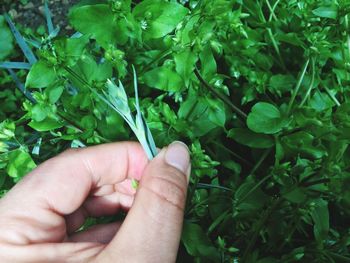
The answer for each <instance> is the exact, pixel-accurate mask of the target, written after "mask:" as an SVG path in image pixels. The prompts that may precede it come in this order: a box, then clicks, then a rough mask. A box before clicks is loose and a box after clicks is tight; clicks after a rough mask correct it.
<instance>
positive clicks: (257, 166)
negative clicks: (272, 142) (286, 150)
mask: <svg viewBox="0 0 350 263" xmlns="http://www.w3.org/2000/svg"><path fill="white" fill-rule="evenodd" d="M270 152H271V148H270V149H266V151H265V152H264V153H263V155H262V156H261V157H260V159H259V161H258V162H257V163H256V164H255V165H254V167H253V169H252V170H251V171H250V173H249V175H253V174H254V173H255V172H256V170H258V169H259V167H260V165H261V164H262V163H263V161H264V160H265V158H266V157H267V156H268V155H269V153H270Z"/></svg>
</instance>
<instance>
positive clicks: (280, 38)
mask: <svg viewBox="0 0 350 263" xmlns="http://www.w3.org/2000/svg"><path fill="white" fill-rule="evenodd" d="M349 13H350V4H349V3H348V1H340V0H339V1H319V0H301V1H274V0H264V1H255V0H254V1H253V0H245V1H240V0H201V1H195V0H189V1H165V0H155V1H154V0H145V1H130V0H128V1H118V0H108V1H107V0H99V1H95V0H92V1H91V0H89V1H82V2H81V3H79V4H78V5H76V6H74V7H72V9H71V11H70V13H69V21H70V24H71V26H72V27H73V28H74V30H76V31H79V32H80V34H79V33H76V34H74V36H73V37H69V36H65V35H62V34H60V35H57V36H56V35H55V34H52V32H51V34H50V35H49V34H45V35H44V36H40V37H39V36H37V35H35V33H33V31H29V30H24V29H23V28H21V27H18V28H19V29H20V31H21V33H22V34H24V37H25V39H26V40H27V42H30V43H32V44H33V43H34V44H33V47H34V46H35V47H36V49H35V57H34V55H32V54H31V53H30V49H28V47H26V42H24V41H21V39H22V38H20V37H19V36H18V35H17V37H16V40H17V41H19V42H18V44H19V46H20V48H21V49H22V50H24V51H25V52H26V58H24V57H23V58H22V57H20V55H19V52H18V51H19V49H17V50H18V51H14V50H13V38H12V37H10V36H9V32H10V31H9V29H8V27H7V26H6V24H5V22H4V21H3V19H2V17H0V59H1V58H2V59H8V58H10V57H13V58H16V59H18V60H19V61H21V62H23V61H25V60H26V59H27V60H28V59H29V60H30V61H32V62H35V61H36V58H38V62H36V63H35V64H34V65H32V66H31V65H29V66H31V69H30V70H29V72H28V71H26V70H23V69H22V70H19V71H17V72H16V74H17V76H18V79H19V80H21V81H22V82H24V83H25V84H26V85H25V87H26V89H25V90H24V85H23V84H22V83H20V81H19V80H18V79H17V80H15V82H16V85H17V87H18V89H16V85H15V84H14V83H13V82H12V81H11V76H12V77H13V74H9V73H8V71H5V70H1V71H0V85H1V90H0V98H1V100H2V103H1V105H0V116H1V123H0V168H1V170H0V188H1V192H0V194H1V195H3V194H5V193H6V191H8V189H10V188H11V187H12V186H13V185H14V184H15V183H16V182H17V181H18V180H20V178H21V177H22V176H23V175H24V174H26V173H27V172H28V171H29V170H31V169H32V168H34V167H35V165H38V164H40V163H41V162H43V161H45V160H46V159H48V158H50V157H51V156H53V155H55V154H58V153H60V152H62V151H63V150H64V149H66V148H70V147H84V146H88V145H95V144H99V143H105V142H110V141H120V140H129V139H132V138H134V137H133V135H132V133H131V132H130V130H129V128H128V127H127V124H126V123H125V121H124V120H123V117H125V116H126V115H125V114H124V115H122V116H123V117H121V116H119V115H118V113H117V112H116V111H115V109H113V107H111V105H112V106H115V108H117V109H118V110H119V111H123V112H124V113H127V114H129V115H130V116H132V120H133V121H134V118H133V116H135V114H134V113H137V114H136V116H141V113H142V116H144V118H145V121H146V123H147V124H148V126H149V128H150V131H151V132H152V134H153V136H154V140H155V143H156V145H157V146H158V147H163V146H164V145H167V144H169V143H170V142H172V141H173V140H183V141H185V142H186V143H187V144H188V145H189V146H190V150H191V156H192V169H193V172H192V177H191V181H190V187H189V192H188V202H187V207H186V211H185V223H184V231H183V236H182V245H181V246H180V251H179V262H185V261H186V262H248V263H267V262H268V263H271V262H307V263H309V262H315V263H316V262H317V263H318V262H349V261H350V251H349V244H350V234H349V229H348V225H349V224H348V222H350V190H349V189H350V173H349V167H350V150H349V143H350V135H349V134H350V117H349V116H350V103H349V100H350V89H349V88H350V86H349V85H350V73H349V63H350V53H349V39H350V36H349V28H350V27H349ZM33 49H34V48H33ZM10 52H12V53H10ZM28 54H29V55H28ZM32 64H33V63H32ZM132 65H134V66H135V69H136V72H137V83H138V87H139V93H140V94H139V97H140V101H139V102H138V101H137V100H136V99H134V98H136V97H137V94H134V93H133V92H135V91H134V83H133V81H134V79H133V77H134V76H133V71H132ZM26 66H28V65H27V64H26ZM10 73H11V72H10ZM108 79H111V81H110V82H108V84H107V80H108ZM119 80H120V81H121V83H123V89H120V87H121V84H116V83H119V82H118V81H119ZM29 92H30V93H29ZM31 94H32V95H33V98H32V99H31V97H30V95H31ZM101 94H104V96H101ZM126 94H128V97H129V99H127V98H125V97H126ZM126 101H129V104H127V103H126V104H125V102H126ZM126 105H127V107H126ZM124 106H125V107H126V108H125V107H124ZM129 106H130V108H129ZM134 106H135V107H134ZM123 107H124V108H123ZM129 115H128V116H129ZM135 120H136V122H137V124H136V122H135V125H134V126H135V127H136V126H137V125H138V127H145V126H143V125H142V124H144V123H143V120H142V118H140V117H139V119H138V120H137V118H136V119H135ZM127 121H129V119H128V120H127ZM145 134H146V135H145ZM139 135H140V134H139ZM142 136H143V139H145V138H148V137H147V136H148V131H147V130H144V134H143V135H142ZM142 136H141V137H142ZM149 138H150V137H149ZM145 140H147V139H145ZM132 184H133V187H134V188H137V182H133V183H132ZM91 222H95V221H91Z"/></svg>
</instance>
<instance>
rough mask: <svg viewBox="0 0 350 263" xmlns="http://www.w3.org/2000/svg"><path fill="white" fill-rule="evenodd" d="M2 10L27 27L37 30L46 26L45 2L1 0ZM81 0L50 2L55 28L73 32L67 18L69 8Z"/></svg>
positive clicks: (37, 0)
mask: <svg viewBox="0 0 350 263" xmlns="http://www.w3.org/2000/svg"><path fill="white" fill-rule="evenodd" d="M0 2H1V8H2V9H3V10H5V11H7V12H8V13H9V14H10V15H11V16H12V17H13V19H14V21H15V22H16V23H20V24H22V25H23V26H25V27H29V28H32V29H34V30H35V29H37V28H38V27H39V26H41V25H46V19H45V15H44V1H43V0H0ZM77 2H79V0H49V1H48V4H49V9H50V10H51V14H52V19H53V24H54V27H57V26H59V27H60V28H61V32H62V31H63V32H67V31H71V28H70V27H69V25H68V21H67V16H68V11H69V8H71V7H72V6H73V5H74V4H76V3H77Z"/></svg>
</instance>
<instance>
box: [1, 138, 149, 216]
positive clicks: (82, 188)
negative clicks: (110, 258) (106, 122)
mask: <svg viewBox="0 0 350 263" xmlns="http://www.w3.org/2000/svg"><path fill="white" fill-rule="evenodd" d="M147 163H148V160H147V157H146V154H145V153H144V151H143V149H142V147H141V145H140V144H138V143H134V142H120V143H111V144H104V145H98V146H93V147H87V148H80V149H70V150H68V151H66V152H64V153H62V154H60V155H58V156H56V157H54V158H52V159H50V160H48V161H46V162H44V163H43V164H41V165H40V166H38V167H37V168H36V169H34V170H33V171H32V172H31V173H29V174H28V175H27V176H26V177H25V178H24V179H23V180H22V181H21V182H20V183H18V184H17V185H16V186H15V187H14V188H13V189H12V190H11V191H10V192H9V193H8V195H7V196H5V198H4V199H7V198H11V200H16V201H17V202H19V204H20V207H27V208H29V207H31V206H33V205H40V207H43V206H45V207H46V208H48V209H50V210H53V211H55V212H56V213H59V214H62V215H67V214H70V213H72V212H73V211H75V210H76V209H78V208H79V207H80V205H81V204H82V203H83V202H84V200H85V199H86V197H87V196H88V195H89V193H90V192H91V190H93V189H95V188H97V187H100V186H103V185H107V184H111V185H113V184H116V183H119V182H122V181H123V180H125V179H127V178H135V179H140V178H141V175H142V172H143V170H144V168H145V166H146V165H147ZM3 201H5V200H3ZM38 202H40V204H38Z"/></svg>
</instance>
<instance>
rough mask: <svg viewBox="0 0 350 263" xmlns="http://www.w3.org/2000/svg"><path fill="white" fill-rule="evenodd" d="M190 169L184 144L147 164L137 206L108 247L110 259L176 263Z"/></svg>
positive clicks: (135, 202) (161, 153)
mask: <svg viewBox="0 0 350 263" xmlns="http://www.w3.org/2000/svg"><path fill="white" fill-rule="evenodd" d="M190 167H191V166H190V156H189V152H188V148H187V146H186V145H185V144H183V143H181V142H174V143H172V144H170V145H169V146H168V147H167V148H165V149H163V150H162V151H161V152H160V153H159V154H158V155H157V156H156V158H154V159H153V160H152V161H151V162H150V163H149V164H148V166H147V167H146V168H145V171H144V174H143V176H142V179H141V181H140V185H139V188H138V191H137V194H136V196H135V201H134V204H133V206H132V208H131V209H130V211H129V213H128V215H127V217H126V218H125V220H124V222H123V224H122V226H121V228H120V230H119V231H118V234H117V235H116V237H115V238H114V239H113V240H112V242H111V243H110V244H109V245H108V247H107V248H106V253H107V254H108V258H109V259H112V260H113V259H119V261H120V260H121V257H120V256H121V255H122V258H123V259H124V260H122V261H125V262H152V263H153V262H175V261H176V255H177V251H178V247H179V242H180V237H181V231H182V223H183V215H184V208H185V201H186V193H187V185H188V180H189V175H190V169H191V168H190ZM113 255H115V256H113ZM116 255H118V258H115V257H116ZM124 256H125V257H124ZM113 262H114V261H113Z"/></svg>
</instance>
